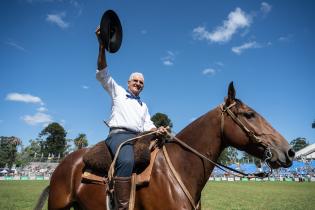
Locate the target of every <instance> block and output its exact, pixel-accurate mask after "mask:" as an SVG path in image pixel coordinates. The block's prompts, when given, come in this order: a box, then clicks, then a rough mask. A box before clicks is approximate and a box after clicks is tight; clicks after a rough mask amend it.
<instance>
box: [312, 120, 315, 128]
mask: <svg viewBox="0 0 315 210" xmlns="http://www.w3.org/2000/svg"><path fill="white" fill-rule="evenodd" d="M312 128H315V120H314V121H313V123H312Z"/></svg>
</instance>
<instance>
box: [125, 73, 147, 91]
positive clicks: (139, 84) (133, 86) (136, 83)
mask: <svg viewBox="0 0 315 210" xmlns="http://www.w3.org/2000/svg"><path fill="white" fill-rule="evenodd" d="M143 87H144V81H143V78H142V77H141V76H137V75H136V76H133V78H132V80H129V81H128V89H129V90H130V91H131V92H132V94H134V95H135V96H138V95H139V94H140V92H141V91H142V89H143Z"/></svg>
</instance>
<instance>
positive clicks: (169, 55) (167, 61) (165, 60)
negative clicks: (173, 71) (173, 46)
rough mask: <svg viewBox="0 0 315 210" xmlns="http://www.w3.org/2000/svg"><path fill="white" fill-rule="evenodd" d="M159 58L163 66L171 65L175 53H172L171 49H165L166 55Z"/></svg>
mask: <svg viewBox="0 0 315 210" xmlns="http://www.w3.org/2000/svg"><path fill="white" fill-rule="evenodd" d="M161 60H162V63H163V64H164V65H165V66H173V65H174V61H175V53H173V52H171V51H167V55H166V56H165V57H163V58H161Z"/></svg>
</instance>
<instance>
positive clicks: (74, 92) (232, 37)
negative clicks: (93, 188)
mask: <svg viewBox="0 0 315 210" xmlns="http://www.w3.org/2000/svg"><path fill="white" fill-rule="evenodd" d="M108 9H113V10H115V11H116V12H117V14H118V15H119V17H120V20H121V22H122V27H123V35H124V36H123V42H122V46H121V49H120V50H119V51H118V52H117V53H115V54H107V62H108V65H109V68H110V70H111V73H112V76H113V77H114V78H115V79H116V81H117V82H118V83H120V84H121V85H123V86H125V87H126V84H127V78H128V77H129V75H130V73H131V72H134V71H140V72H142V73H143V74H144V76H145V89H144V91H143V92H142V95H141V97H142V99H143V100H144V101H145V102H146V103H147V104H148V106H149V110H150V113H151V115H153V114H155V113H156V112H162V113H165V114H167V115H168V116H169V117H170V118H171V120H172V122H173V124H174V128H173V130H174V132H179V131H180V130H181V129H183V128H184V127H185V126H186V125H188V124H189V123H190V122H191V121H193V120H194V119H196V118H197V117H198V116H200V115H202V114H204V113H205V112H207V111H209V110H210V109H213V108H214V107H216V106H217V105H219V104H220V103H222V102H223V99H224V97H225V96H226V93H227V86H228V83H229V82H230V81H234V85H235V87H236V91H237V97H238V98H240V99H241V100H242V101H244V102H245V103H246V104H248V105H249V106H251V107H252V108H254V109H255V110H256V111H258V112H259V113H260V114H262V115H263V116H264V117H265V118H266V119H267V120H268V121H269V122H270V123H271V124H272V125H273V126H274V127H275V128H276V129H277V130H278V131H279V132H280V133H281V134H282V135H283V136H284V137H285V138H286V139H287V140H288V141H291V140H293V139H295V138H297V137H305V138H306V139H307V140H308V141H309V142H310V143H315V129H312V128H311V123H312V122H313V121H314V120H315V111H314V108H315V97H314V96H315V94H314V82H315V70H314V69H315V65H314V63H315V59H314V55H315V41H314V28H315V24H314V20H315V17H314V16H315V15H314V9H315V3H314V2H313V1H298V0H291V1H284V0H282V1H252V0H246V1H235V0H230V1H228V0H226V1H206V0H203V1H177V0H176V1H166V0H162V1H144V0H141V1H122V0H116V1H101V0H94V1H92V0H91V1H81V0H12V1H1V2H0V24H1V31H0V135H3V136H12V135H13V136H17V137H19V138H20V139H21V140H22V141H23V144H24V145H28V141H29V140H30V139H35V138H36V137H37V136H38V133H39V132H40V131H41V130H42V129H43V128H44V126H45V125H47V124H48V123H50V122H58V123H60V124H62V125H63V126H64V128H65V129H66V130H67V132H68V136H67V137H68V138H75V137H77V136H78V134H79V133H85V134H87V137H88V140H89V142H90V144H95V143H96V142H98V141H99V140H101V139H104V138H105V137H106V136H107V131H108V129H107V128H106V126H105V125H104V124H103V122H102V120H103V119H106V118H107V117H108V116H109V111H110V98H109V96H108V95H107V93H106V92H105V91H104V90H103V88H102V87H101V86H100V84H99V83H98V82H97V81H96V79H95V70H96V57H97V53H98V43H97V41H96V38H95V35H94V31H95V28H96V27H97V25H98V24H99V22H100V19H101V16H102V14H103V12H104V11H106V10H108Z"/></svg>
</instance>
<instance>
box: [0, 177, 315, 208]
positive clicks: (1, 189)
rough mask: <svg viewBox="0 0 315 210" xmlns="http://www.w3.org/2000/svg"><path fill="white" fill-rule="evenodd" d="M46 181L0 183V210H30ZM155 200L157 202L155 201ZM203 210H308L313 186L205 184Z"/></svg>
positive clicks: (314, 200) (313, 202)
mask: <svg viewBox="0 0 315 210" xmlns="http://www.w3.org/2000/svg"><path fill="white" fill-rule="evenodd" d="M47 185H48V181H0V210H26V209H33V207H34V206H35V204H36V201H37V198H38V197H39V194H40V193H41V191H42V190H43V189H44V188H45V186H47ZM157 199H158V198H157ZM202 209H203V210H210V209H212V210H223V209H224V210H225V209H229V210H230V209H231V210H232V209H235V210H236V209H239V210H240V209H242V210H291V209H292V210H299V209H301V210H312V209H315V182H312V183H310V182H304V183H298V182H223V181H222V182H209V183H208V184H207V185H206V187H205V188H204V190H203V192H202Z"/></svg>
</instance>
